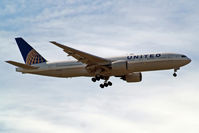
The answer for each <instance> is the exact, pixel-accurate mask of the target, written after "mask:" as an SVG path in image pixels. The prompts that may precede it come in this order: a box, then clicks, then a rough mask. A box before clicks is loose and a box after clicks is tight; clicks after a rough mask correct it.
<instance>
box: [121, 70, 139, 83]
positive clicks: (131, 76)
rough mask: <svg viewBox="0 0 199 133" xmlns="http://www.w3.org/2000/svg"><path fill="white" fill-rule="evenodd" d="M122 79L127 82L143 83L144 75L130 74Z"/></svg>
mask: <svg viewBox="0 0 199 133" xmlns="http://www.w3.org/2000/svg"><path fill="white" fill-rule="evenodd" d="M121 79H123V80H125V81H126V82H140V81H142V73H141V72H134V73H129V74H128V75H125V76H122V77H121Z"/></svg>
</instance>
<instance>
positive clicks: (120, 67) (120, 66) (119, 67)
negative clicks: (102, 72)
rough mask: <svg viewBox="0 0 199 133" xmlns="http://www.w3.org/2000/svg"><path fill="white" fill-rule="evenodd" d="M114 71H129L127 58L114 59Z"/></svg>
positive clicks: (122, 73)
mask: <svg viewBox="0 0 199 133" xmlns="http://www.w3.org/2000/svg"><path fill="white" fill-rule="evenodd" d="M111 68H112V73H114V75H118V76H119V75H124V74H125V73H126V72H127V61H125V60H118V61H114V62H112V64H111Z"/></svg>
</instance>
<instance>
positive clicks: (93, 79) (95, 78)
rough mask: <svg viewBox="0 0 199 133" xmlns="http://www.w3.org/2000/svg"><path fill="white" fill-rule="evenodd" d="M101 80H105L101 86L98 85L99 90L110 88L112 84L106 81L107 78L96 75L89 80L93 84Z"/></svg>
mask: <svg viewBox="0 0 199 133" xmlns="http://www.w3.org/2000/svg"><path fill="white" fill-rule="evenodd" d="M101 79H103V80H105V81H104V83H103V84H100V87H101V88H104V87H108V86H112V82H110V81H108V79H109V77H105V76H101V75H96V76H95V77H93V78H92V79H91V80H92V81H93V82H96V81H100V80H101Z"/></svg>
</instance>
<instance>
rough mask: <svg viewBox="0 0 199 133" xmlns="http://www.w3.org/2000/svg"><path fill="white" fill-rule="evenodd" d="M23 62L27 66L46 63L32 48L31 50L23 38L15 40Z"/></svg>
mask: <svg viewBox="0 0 199 133" xmlns="http://www.w3.org/2000/svg"><path fill="white" fill-rule="evenodd" d="M15 40H16V42H17V45H18V47H19V50H20V52H21V55H22V56H23V59H24V62H25V63H26V64H27V65H32V64H39V63H43V62H47V60H46V59H45V58H43V57H42V56H41V55H40V54H39V53H38V52H37V51H36V50H35V49H34V48H32V47H31V46H30V45H29V44H28V43H27V42H26V41H25V40H24V39H23V38H21V37H19V38H15Z"/></svg>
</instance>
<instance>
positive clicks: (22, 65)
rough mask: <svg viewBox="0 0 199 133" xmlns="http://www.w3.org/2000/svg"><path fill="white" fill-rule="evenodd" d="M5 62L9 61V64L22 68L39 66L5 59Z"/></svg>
mask: <svg viewBox="0 0 199 133" xmlns="http://www.w3.org/2000/svg"><path fill="white" fill-rule="evenodd" d="M6 62H7V63H9V64H12V65H14V66H17V67H20V68H24V69H37V68H39V67H36V66H30V65H27V64H22V63H19V62H15V61H6Z"/></svg>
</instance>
